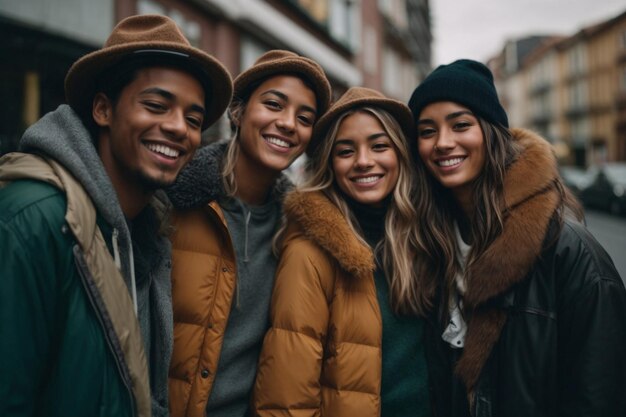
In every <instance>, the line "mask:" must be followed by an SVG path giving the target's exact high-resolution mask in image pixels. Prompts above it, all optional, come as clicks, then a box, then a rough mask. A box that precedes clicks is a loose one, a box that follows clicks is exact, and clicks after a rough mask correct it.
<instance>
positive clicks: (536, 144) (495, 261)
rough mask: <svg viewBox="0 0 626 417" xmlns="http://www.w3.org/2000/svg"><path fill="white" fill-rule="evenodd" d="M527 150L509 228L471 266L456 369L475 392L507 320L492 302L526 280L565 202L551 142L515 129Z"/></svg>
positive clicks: (512, 187)
mask: <svg viewBox="0 0 626 417" xmlns="http://www.w3.org/2000/svg"><path fill="white" fill-rule="evenodd" d="M511 132H512V133H513V138H514V140H515V141H517V143H518V144H519V145H520V146H521V148H522V151H521V154H520V156H519V157H518V158H517V160H516V161H515V162H514V163H513V164H512V165H511V166H510V168H509V169H508V171H507V173H506V177H505V185H504V189H505V202H506V206H507V213H506V218H505V220H504V230H503V232H502V234H501V235H500V236H498V238H497V239H496V240H495V241H494V242H493V243H492V244H491V246H490V247H489V249H487V251H486V252H485V253H484V254H483V256H482V257H481V258H480V259H478V260H477V262H476V263H475V264H474V265H472V266H471V267H470V268H468V270H467V282H468V288H467V292H466V294H465V296H464V303H465V307H466V308H467V309H468V310H469V311H470V312H471V316H470V317H471V318H470V321H469V323H468V331H467V336H466V340H465V347H464V350H463V355H462V356H461V359H460V360H459V362H458V364H457V367H456V373H457V374H458V375H459V377H460V378H461V379H462V380H463V381H464V382H465V385H466V387H467V389H468V394H469V396H470V401H471V400H472V396H473V389H474V387H475V384H476V381H477V380H478V377H479V376H480V372H481V370H482V368H483V366H484V364H485V362H486V360H487V358H488V357H489V355H490V353H491V350H492V348H493V346H494V345H495V343H496V342H497V340H498V338H499V337H500V332H501V331H502V328H503V327H504V324H505V322H506V314H505V313H504V311H502V310H498V309H497V308H495V307H490V306H489V305H488V304H487V301H489V300H492V299H494V298H495V297H497V296H498V295H501V294H503V293H505V292H506V291H508V290H509V289H510V288H511V287H513V286H514V285H515V284H517V283H519V282H521V281H523V280H524V279H525V277H526V276H527V274H528V273H529V272H530V270H531V268H532V266H533V265H534V263H535V261H536V260H537V258H538V257H539V255H540V253H541V250H542V246H543V242H544V238H545V235H546V232H547V229H548V225H549V222H550V219H551V218H552V216H553V215H554V212H555V210H556V209H557V207H558V205H559V203H560V197H559V194H558V192H557V190H556V188H555V187H554V180H555V178H556V177H557V175H558V171H557V164H556V159H555V157H554V154H553V152H552V148H551V145H550V144H549V143H548V142H546V141H545V140H544V139H542V138H540V137H539V136H537V135H535V134H534V133H532V132H529V131H527V130H522V129H511Z"/></svg>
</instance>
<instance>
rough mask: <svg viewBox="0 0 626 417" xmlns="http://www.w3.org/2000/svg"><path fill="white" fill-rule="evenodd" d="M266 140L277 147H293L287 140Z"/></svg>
mask: <svg viewBox="0 0 626 417" xmlns="http://www.w3.org/2000/svg"><path fill="white" fill-rule="evenodd" d="M265 140H267V141H268V142H269V143H273V144H274V145H276V146H280V147H283V148H289V147H291V144H290V143H289V142H287V141H285V140H282V139H278V138H274V137H267V138H265Z"/></svg>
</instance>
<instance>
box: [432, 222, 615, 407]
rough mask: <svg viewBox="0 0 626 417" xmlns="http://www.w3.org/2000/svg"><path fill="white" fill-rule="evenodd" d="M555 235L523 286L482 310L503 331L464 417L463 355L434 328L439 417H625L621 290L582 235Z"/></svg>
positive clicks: (579, 231)
mask: <svg viewBox="0 0 626 417" xmlns="http://www.w3.org/2000/svg"><path fill="white" fill-rule="evenodd" d="M555 227H556V226H555V225H554V224H551V227H550V230H555ZM557 233H559V234H558V236H557V237H558V239H557V241H556V243H554V244H551V245H549V246H548V247H547V249H545V250H544V251H543V252H542V253H541V254H540V256H539V258H538V259H537V260H536V261H535V263H534V264H533V267H532V268H531V269H530V272H529V273H528V274H527V275H526V277H525V279H523V280H522V281H521V282H519V283H517V284H515V285H514V286H512V287H511V288H510V289H509V290H508V291H506V292H505V293H503V294H501V295H499V296H498V297H496V298H495V299H493V300H491V301H489V303H490V304H491V307H493V308H495V309H497V310H499V311H501V312H504V314H505V316H506V322H505V324H504V327H503V328H502V331H501V333H500V335H499V337H498V338H497V341H496V342H495V344H494V345H493V348H492V350H491V352H490V354H489V356H488V358H487V360H486V361H485V362H484V365H483V366H482V368H481V369H480V370H479V371H478V372H479V377H478V380H477V381H476V384H475V386H474V389H473V392H472V393H471V395H470V397H471V400H470V402H471V403H472V406H471V412H470V406H468V399H467V393H466V389H465V386H464V385H463V383H462V382H461V380H460V379H459V378H458V377H456V376H452V375H453V374H454V372H453V367H454V364H455V363H456V361H457V360H458V358H459V356H460V354H461V351H460V350H458V349H452V348H450V346H449V345H448V344H447V343H445V342H444V341H443V340H442V339H441V334H442V332H443V328H444V327H445V325H444V323H440V322H438V321H437V320H431V326H429V329H428V332H427V336H426V341H427V345H428V360H429V366H430V373H431V375H430V382H431V393H432V398H433V402H434V404H433V411H434V415H436V416H437V417H459V416H470V415H471V416H474V417H495V416H501V417H548V416H550V417H552V416H559V417H565V416H568V417H569V416H576V417H583V416H584V417H592V416H593V417H624V416H626V290H625V288H624V283H623V282H622V280H621V279H620V277H619V274H618V273H617V271H616V270H615V267H614V265H613V262H612V261H611V259H610V257H609V256H608V255H607V253H606V252H605V251H604V250H603V249H602V247H601V246H600V245H599V244H598V243H597V242H596V240H595V239H594V238H593V237H592V236H591V234H590V233H589V232H588V231H587V230H586V229H585V227H584V226H583V225H581V224H579V223H576V222H572V221H566V222H565V223H564V224H563V227H562V229H561V230H560V232H557ZM549 240H550V239H547V241H549ZM510 256H511V257H514V256H515V253H511V254H510Z"/></svg>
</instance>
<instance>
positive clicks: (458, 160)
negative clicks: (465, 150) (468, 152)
mask: <svg viewBox="0 0 626 417" xmlns="http://www.w3.org/2000/svg"><path fill="white" fill-rule="evenodd" d="M461 162H463V158H452V159H446V160H443V161H437V165H439V166H442V167H450V166H452V165H456V164H460V163H461Z"/></svg>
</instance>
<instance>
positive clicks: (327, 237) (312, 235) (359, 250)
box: [284, 191, 376, 277]
mask: <svg viewBox="0 0 626 417" xmlns="http://www.w3.org/2000/svg"><path fill="white" fill-rule="evenodd" d="M284 211H285V214H286V216H287V221H288V223H289V224H295V225H296V226H298V227H297V229H298V233H302V234H304V235H305V236H306V237H307V238H308V239H310V240H311V241H313V242H314V243H316V244H317V245H318V246H320V247H321V248H322V249H323V250H324V251H325V252H326V253H327V254H328V256H330V257H331V258H333V259H335V260H336V261H337V263H338V264H339V266H340V267H341V268H342V269H343V270H345V271H346V272H348V273H350V274H351V275H354V276H358V277H366V276H371V273H372V271H374V270H375V269H376V265H375V263H374V256H373V254H372V250H371V249H370V248H369V247H368V246H367V245H365V244H363V243H361V242H360V241H359V240H358V239H357V237H356V235H355V234H354V232H353V231H352V229H350V226H348V222H347V221H346V219H345V217H344V216H343V215H342V214H341V212H340V211H339V209H338V208H337V207H336V206H335V205H334V204H333V203H332V202H331V201H330V200H329V199H328V197H326V196H325V195H324V194H323V193H321V192H319V191H315V192H306V193H302V192H298V191H294V192H291V193H289V194H288V195H287V197H286V198H285V202H284Z"/></svg>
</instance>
